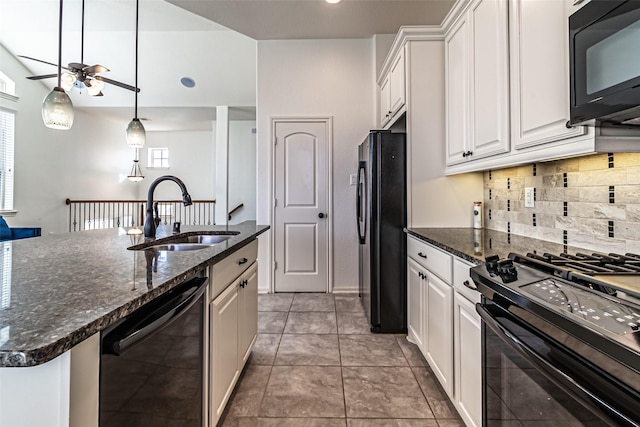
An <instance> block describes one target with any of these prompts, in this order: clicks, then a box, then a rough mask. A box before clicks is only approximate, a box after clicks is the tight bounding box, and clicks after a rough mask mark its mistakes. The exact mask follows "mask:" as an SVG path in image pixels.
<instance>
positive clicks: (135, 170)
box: [127, 160, 144, 182]
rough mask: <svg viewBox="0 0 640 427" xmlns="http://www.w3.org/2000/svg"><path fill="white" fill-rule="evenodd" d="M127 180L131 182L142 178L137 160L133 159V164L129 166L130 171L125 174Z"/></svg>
mask: <svg viewBox="0 0 640 427" xmlns="http://www.w3.org/2000/svg"><path fill="white" fill-rule="evenodd" d="M127 178H128V179H129V181H131V182H140V181H142V180H143V179H144V175H142V171H141V170H140V164H139V163H138V160H134V161H133V166H132V167H131V173H130V174H129V176H127Z"/></svg>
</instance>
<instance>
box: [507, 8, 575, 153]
mask: <svg viewBox="0 0 640 427" xmlns="http://www.w3.org/2000/svg"><path fill="white" fill-rule="evenodd" d="M565 7H566V5H565V2H562V1H540V0H511V2H510V10H509V26H510V29H509V32H510V42H511V45H510V46H511V48H510V66H511V74H510V77H511V106H512V108H511V123H512V138H513V142H514V145H515V148H526V147H531V146H535V145H539V144H545V143H549V142H553V141H558V140H562V139H567V138H571V137H574V136H580V135H583V134H584V133H585V128H584V127H581V126H578V127H573V128H567V126H566V123H567V121H568V120H569V61H568V56H569V54H568V49H569V46H568V43H567V37H568V34H569V29H568V19H567V16H566V10H565Z"/></svg>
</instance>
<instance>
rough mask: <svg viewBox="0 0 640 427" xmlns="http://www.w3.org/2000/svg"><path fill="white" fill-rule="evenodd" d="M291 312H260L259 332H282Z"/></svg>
mask: <svg viewBox="0 0 640 427" xmlns="http://www.w3.org/2000/svg"><path fill="white" fill-rule="evenodd" d="M288 315H289V313H286V312H280V311H271V312H270V311H263V312H259V313H258V333H269V334H281V333H282V332H283V331H284V325H285V323H286V322H287V316H288Z"/></svg>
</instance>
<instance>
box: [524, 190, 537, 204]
mask: <svg viewBox="0 0 640 427" xmlns="http://www.w3.org/2000/svg"><path fill="white" fill-rule="evenodd" d="M534 190H535V188H533V187H525V189H524V207H525V208H535V206H536V202H535V200H534V198H533V192H534Z"/></svg>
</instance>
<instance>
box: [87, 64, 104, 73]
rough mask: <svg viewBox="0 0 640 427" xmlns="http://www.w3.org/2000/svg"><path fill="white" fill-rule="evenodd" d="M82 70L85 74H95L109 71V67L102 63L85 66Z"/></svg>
mask: <svg viewBox="0 0 640 427" xmlns="http://www.w3.org/2000/svg"><path fill="white" fill-rule="evenodd" d="M82 71H84V72H85V73H87V74H96V73H106V72H107V71H109V69H108V68H107V67H104V66H102V65H98V64H96V65H92V66H90V67H85V68H83V69H82Z"/></svg>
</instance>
